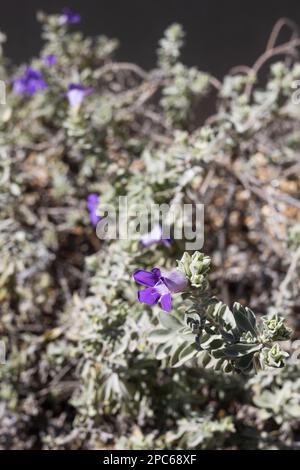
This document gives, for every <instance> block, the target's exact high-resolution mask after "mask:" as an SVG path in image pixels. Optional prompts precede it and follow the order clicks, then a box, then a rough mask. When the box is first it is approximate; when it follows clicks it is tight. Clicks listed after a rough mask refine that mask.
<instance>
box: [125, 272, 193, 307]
mask: <svg viewBox="0 0 300 470" xmlns="http://www.w3.org/2000/svg"><path fill="white" fill-rule="evenodd" d="M133 279H134V280H135V282H137V283H138V284H141V285H142V286H145V287H146V289H143V290H140V291H138V300H139V301H140V302H142V303H145V304H147V305H155V304H157V303H158V302H160V304H161V307H162V309H163V310H164V311H165V312H170V311H171V310H172V294H175V293H177V292H183V291H184V290H185V288H186V287H187V279H186V277H185V275H184V274H183V273H182V272H180V271H178V270H174V271H171V272H166V273H161V270H160V269H159V268H154V269H152V270H151V272H148V271H144V270H142V269H138V270H137V271H135V272H134V273H133Z"/></svg>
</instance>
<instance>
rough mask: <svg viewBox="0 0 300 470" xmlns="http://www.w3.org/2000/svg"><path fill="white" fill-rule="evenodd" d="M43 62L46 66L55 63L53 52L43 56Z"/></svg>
mask: <svg viewBox="0 0 300 470" xmlns="http://www.w3.org/2000/svg"><path fill="white" fill-rule="evenodd" d="M43 60H44V64H45V65H47V67H52V65H55V64H56V60H57V59H56V56H55V55H54V54H48V55H46V56H45V57H43Z"/></svg>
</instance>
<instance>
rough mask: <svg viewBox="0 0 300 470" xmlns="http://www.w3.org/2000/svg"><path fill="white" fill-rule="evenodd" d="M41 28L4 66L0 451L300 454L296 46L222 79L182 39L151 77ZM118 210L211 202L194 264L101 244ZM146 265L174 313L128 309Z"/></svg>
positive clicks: (110, 50) (59, 30)
mask: <svg viewBox="0 0 300 470" xmlns="http://www.w3.org/2000/svg"><path fill="white" fill-rule="evenodd" d="M38 18H39V20H40V22H41V23H42V29H43V38H44V41H45V42H44V47H43V49H42V51H41V53H40V56H39V57H37V58H33V59H32V61H31V63H30V64H29V65H26V66H25V65H24V66H21V67H18V68H15V67H13V66H12V65H11V64H10V63H9V61H8V60H7V59H6V58H5V57H4V55H2V56H1V58H0V79H1V80H4V81H5V82H6V84H7V87H6V104H5V105H0V183H1V186H0V211H1V218H0V311H1V313H0V339H1V340H2V341H4V342H5V345H6V356H7V357H6V362H5V363H4V364H2V365H1V366H0V447H1V448H26V449H27V448H28V449H31V448H34V449H37V448H43V449H49V448H50V449H54V448H71V449H79V448H107V447H108V448H114V447H115V448H125V449H131V448H133V449H142V448H146V449H147V448H171V449H174V448H176V449H177V448H180V449H194V448H200V449H219V448H234V449H243V448H251V449H253V448H260V449H275V448H298V447H299V445H300V366H299V362H298V358H297V348H299V343H298V341H297V338H299V330H300V323H299V314H300V310H299V305H300V304H299V300H300V298H299V287H300V282H299V273H300V211H299V209H300V200H299V189H300V182H299V168H300V160H299V155H300V134H299V125H300V105H299V104H297V103H296V102H295V100H293V99H292V95H293V93H294V88H293V84H294V82H295V81H296V80H300V64H299V63H297V60H296V59H297V47H298V46H299V44H300V41H299V39H295V36H294V35H293V36H292V39H291V40H290V41H289V42H287V43H284V44H280V45H279V46H278V45H277V40H278V37H277V36H278V34H279V32H280V28H281V27H282V26H284V25H285V23H284V22H281V23H280V22H279V23H278V24H277V26H276V27H275V29H274V32H273V34H272V36H271V38H270V41H269V44H268V47H267V50H266V52H265V53H264V54H263V55H262V56H261V57H260V58H259V59H258V61H257V62H256V63H255V64H254V66H253V67H251V68H249V67H239V68H236V69H234V70H232V71H231V72H230V73H229V74H228V75H227V76H226V77H225V78H224V80H223V81H222V82H219V81H218V80H217V79H216V78H215V77H212V76H211V75H210V74H208V73H204V72H201V71H199V70H198V69H196V68H194V67H192V68H190V67H187V66H185V65H184V64H183V63H182V62H181V60H180V50H181V47H182V45H183V39H184V34H183V31H182V29H181V27H180V26H179V25H173V26H171V27H170V28H169V29H168V30H167V31H166V33H165V35H164V37H163V39H162V40H161V41H160V43H159V48H158V63H157V67H156V68H155V69H154V70H151V71H148V72H147V71H144V70H142V69H141V68H140V67H138V66H137V65H134V64H131V63H123V62H122V63H120V62H116V61H115V60H114V59H113V54H114V52H115V50H116V48H117V45H118V44H117V41H115V40H111V39H108V38H106V37H103V36H100V37H97V38H86V37H84V36H83V35H82V34H81V33H79V32H77V27H76V24H77V23H79V21H80V17H79V15H77V14H74V13H72V12H70V11H68V10H66V11H64V12H63V14H60V15H53V16H47V15H45V14H39V16H38ZM287 25H288V26H290V27H293V25H292V24H290V23H289V22H288V23H287ZM74 31H75V32H74ZM3 40H4V37H2V36H1V41H2V42H3ZM277 55H280V58H282V56H283V61H281V62H277V61H275V60H274V59H276V60H277ZM286 57H287V58H286ZM268 61H270V62H271V65H269V62H268ZM267 65H268V66H267ZM262 68H263V71H267V72H266V73H267V76H264V74H262V77H261V70H262ZM119 196H127V197H128V199H129V200H130V201H131V203H132V204H144V205H145V206H148V205H150V204H153V203H156V204H161V203H168V204H169V205H170V207H172V205H175V204H177V203H180V204H184V203H203V204H205V243H204V246H203V249H202V250H203V253H204V254H203V253H200V252H199V251H195V252H194V253H193V252H187V251H186V249H185V241H184V240H172V241H171V242H170V243H163V242H162V241H161V240H160V239H155V237H154V239H153V240H152V241H153V243H152V242H151V243H148V242H147V243H146V242H144V243H139V241H138V240H118V239H116V240H105V241H103V240H99V238H98V237H97V236H96V231H95V225H96V224H97V222H98V221H99V220H100V217H101V214H102V212H101V211H102V209H101V206H102V205H103V207H104V205H105V204H111V205H114V206H116V207H117V201H118V198H119ZM158 222H159V221H158ZM176 260H177V263H176ZM157 267H159V268H160V269H162V270H164V271H166V272H167V273H172V276H174V270H175V272H176V276H179V273H180V276H183V277H184V279H185V281H184V282H182V279H181V282H180V283H179V284H180V289H179V288H178V289H175V288H173V289H171V288H170V289H169V290H168V295H169V294H170V297H171V294H172V311H171V312H170V313H167V312H164V311H162V309H161V305H160V304H159V303H158V301H160V302H161V303H162V306H163V307H165V308H164V309H165V310H168V309H169V310H170V308H169V307H170V305H169V303H168V304H166V301H165V303H164V300H163V299H162V298H158V297H157V302H156V303H158V304H157V305H153V306H147V305H145V303H142V302H139V301H138V300H137V291H138V289H139V287H138V286H137V284H136V282H135V281H137V282H139V281H140V280H141V278H140V277H139V276H140V272H142V271H144V270H146V271H148V272H151V270H152V269H153V268H157ZM143 275H144V274H143ZM152 275H154V276H156V277H155V282H156V281H157V282H158V283H160V285H161V283H163V284H164V289H166V286H167V287H168V286H169V284H168V276H167V277H164V275H162V274H161V273H160V272H159V273H158V271H152ZM172 279H174V278H173V277H172ZM176 279H177V278H176ZM151 282H152V280H151ZM149 286H150V288H151V286H152V287H153V284H151V283H150V284H149V285H148V287H149ZM173 294H174V295H173ZM139 295H140V296H141V295H142V296H143V295H145V294H139ZM140 299H141V297H140ZM169 300H170V299H169V298H168V299H167V301H168V302H169ZM253 312H255V313H253ZM291 335H292V337H291V339H290V336H291Z"/></svg>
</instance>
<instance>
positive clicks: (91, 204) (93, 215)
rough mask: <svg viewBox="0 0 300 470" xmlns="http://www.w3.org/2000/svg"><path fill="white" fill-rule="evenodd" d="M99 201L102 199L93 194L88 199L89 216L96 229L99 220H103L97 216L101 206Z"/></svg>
mask: <svg viewBox="0 0 300 470" xmlns="http://www.w3.org/2000/svg"><path fill="white" fill-rule="evenodd" d="M99 201H100V198H99V196H98V194H95V193H92V194H89V195H88V197H87V209H88V212H89V216H90V222H91V224H92V225H93V226H94V227H96V225H97V223H98V222H99V220H101V219H102V217H101V216H100V215H97V208H98V205H99Z"/></svg>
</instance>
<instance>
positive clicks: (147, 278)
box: [133, 268, 160, 287]
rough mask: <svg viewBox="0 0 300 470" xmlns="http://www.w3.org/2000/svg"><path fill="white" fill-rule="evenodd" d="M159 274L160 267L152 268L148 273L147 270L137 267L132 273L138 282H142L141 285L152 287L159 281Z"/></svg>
mask: <svg viewBox="0 0 300 470" xmlns="http://www.w3.org/2000/svg"><path fill="white" fill-rule="evenodd" d="M159 276H160V269H158V268H154V269H152V271H151V272H150V273H149V272H148V271H144V270H143V269H138V270H137V271H135V272H134V273H133V279H134V280H135V282H137V283H138V284H142V286H147V287H154V286H155V284H156V283H157V282H158V281H159Z"/></svg>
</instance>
